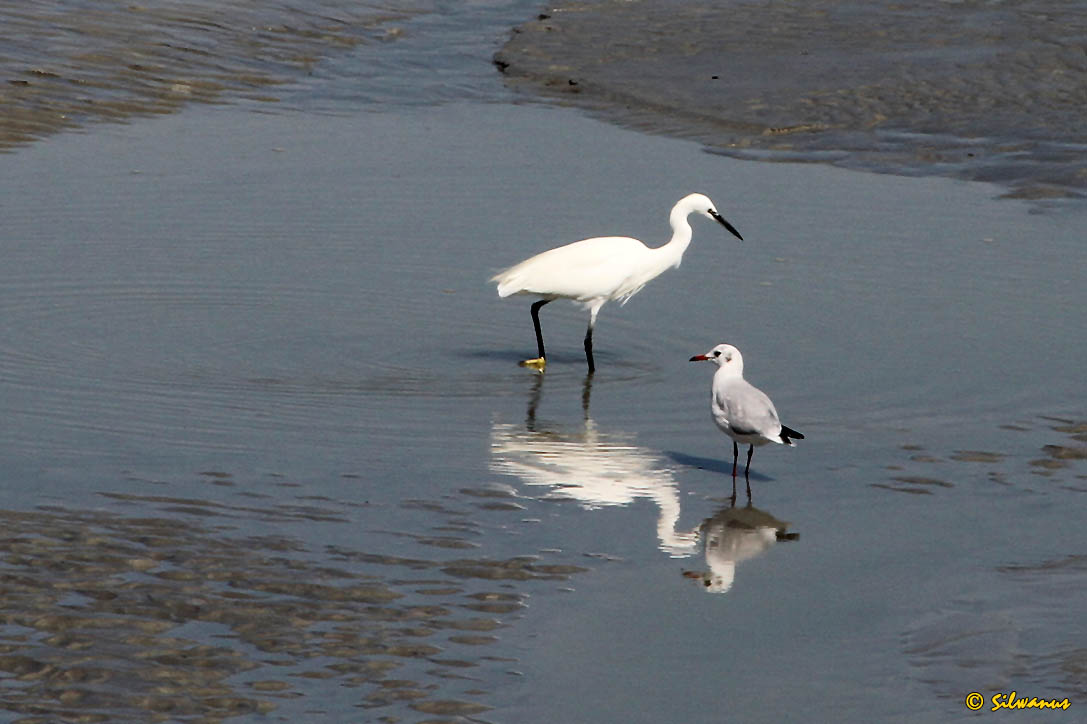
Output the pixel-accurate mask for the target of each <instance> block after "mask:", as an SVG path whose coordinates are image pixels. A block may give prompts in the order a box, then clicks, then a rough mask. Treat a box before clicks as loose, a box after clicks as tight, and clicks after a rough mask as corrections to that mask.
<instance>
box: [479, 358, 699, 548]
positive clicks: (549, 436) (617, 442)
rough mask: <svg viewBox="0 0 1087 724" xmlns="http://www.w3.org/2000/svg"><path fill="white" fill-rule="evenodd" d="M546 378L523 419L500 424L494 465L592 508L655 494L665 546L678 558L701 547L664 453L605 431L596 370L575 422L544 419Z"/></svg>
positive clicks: (536, 384) (494, 431) (538, 381)
mask: <svg viewBox="0 0 1087 724" xmlns="http://www.w3.org/2000/svg"><path fill="white" fill-rule="evenodd" d="M543 384H544V376H543V375H539V376H537V377H536V378H535V379H534V381H533V387H532V391H531V394H530V396H529V403H528V411H527V414H526V417H525V424H524V425H523V426H518V425H511V424H508V423H499V422H496V423H494V424H493V425H492V427H491V465H490V468H491V470H492V471H494V472H497V473H502V474H504V475H512V476H514V477H517V478H519V479H520V480H521V482H522V483H523V484H525V485H531V486H540V487H545V488H547V491H546V492H545V494H544V495H545V497H558V498H566V499H571V500H576V501H577V502H578V503H580V505H581V506H582V507H583V508H585V509H587V510H595V509H598V508H602V507H607V506H622V505H629V504H630V503H632V502H634V501H635V500H637V499H638V498H648V499H649V500H651V501H653V503H655V504H656V506H657V507H658V508H659V509H660V514H659V516H658V518H657V538H658V545H659V547H660V549H661V550H662V551H664V552H666V553H668V554H669V555H672V556H674V557H683V556H688V555H692V554H693V553H695V551H696V549H697V544H698V534H697V532H694V531H692V532H679V531H676V523H677V522H678V521H679V515H680V503H679V487H678V485H677V483H676V480H675V478H674V476H673V474H672V470H671V469H670V468H669V467H668V466H667V464H666V463H665V461H664V459H663V457H662V456H661V455H660V454H659V453H657V452H656V451H653V450H650V449H648V448H644V447H640V446H638V445H635V444H634V443H633V436H632V435H629V434H626V433H622V432H604V431H601V430H600V429H598V427H597V425H596V423H595V422H593V420H592V418H591V417H590V416H589V398H590V395H591V392H592V375H588V376H587V377H586V378H585V384H584V387H583V392H582V410H583V413H584V415H583V420H582V422H580V423H578V424H573V425H562V424H552V423H542V422H539V421H538V420H537V418H536V408H537V406H538V405H539V402H540V398H541V396H542V391H543Z"/></svg>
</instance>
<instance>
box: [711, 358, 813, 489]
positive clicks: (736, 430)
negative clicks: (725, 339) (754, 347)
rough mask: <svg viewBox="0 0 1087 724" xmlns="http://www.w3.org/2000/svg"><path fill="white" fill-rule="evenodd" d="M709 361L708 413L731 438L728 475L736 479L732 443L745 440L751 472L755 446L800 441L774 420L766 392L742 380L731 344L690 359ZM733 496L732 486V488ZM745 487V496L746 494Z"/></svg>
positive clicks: (735, 453) (741, 367)
mask: <svg viewBox="0 0 1087 724" xmlns="http://www.w3.org/2000/svg"><path fill="white" fill-rule="evenodd" d="M705 360H709V361H710V362H713V363H714V364H715V365H717V372H715V373H714V375H713V388H712V394H711V396H710V412H711V413H712V415H713V421H714V422H715V423H716V424H717V427H718V428H720V430H721V432H723V433H725V434H726V435H728V436H729V437H731V438H732V478H733V480H735V479H736V460H737V458H739V456H740V451H739V448H738V447H737V446H736V443H738V442H741V443H747V444H748V448H747V468H745V469H744V477H747V475H748V473H749V472H750V471H751V454H752V453H753V452H755V446H756V445H765V444H766V443H768V442H776V443H778V444H779V445H789V446H792V444H793V440H794V439H795V440H803V439H804V436H803V435H801V434H800V433H799V432H797V431H796V430H793V429H791V428H788V427H785V426H784V425H782V424H781V420H779V419H778V412H777V410H776V409H775V408H774V403H773V402H771V401H770V398H769V397H767V396H766V393H765V392H763V391H762V390H760V389H759V388H757V387H755V386H754V385H752V384H751V383H750V382H748V381H747V380H745V379H744V358H743V357H742V356H741V355H740V350H738V349H736V348H735V347H733V346H732V345H731V344H719V345H717V346H716V347H714V348H713V349H711V350H710V351H709V352H707V353H706V354H696V355H695V356H694V357H691V360H690V361H691V362H702V361H705ZM732 494H733V496H734V497H735V495H736V491H735V486H734V487H733V493H732ZM750 494H751V493H750V490H748V495H750Z"/></svg>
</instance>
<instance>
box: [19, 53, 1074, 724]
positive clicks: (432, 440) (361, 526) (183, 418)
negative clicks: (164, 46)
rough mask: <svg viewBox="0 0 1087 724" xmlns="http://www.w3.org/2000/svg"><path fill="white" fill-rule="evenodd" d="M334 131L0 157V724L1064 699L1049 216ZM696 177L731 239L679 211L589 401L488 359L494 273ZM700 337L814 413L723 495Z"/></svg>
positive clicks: (125, 141)
mask: <svg viewBox="0 0 1087 724" xmlns="http://www.w3.org/2000/svg"><path fill="white" fill-rule="evenodd" d="M343 62H346V61H343ZM478 62H479V64H480V65H479V66H478V67H479V68H482V67H485V66H486V65H487V63H488V58H487V57H486V56H485V55H484V56H482V57H480V58H479V60H478ZM493 81H494V83H495V84H496V85H495V87H494V89H493V91H492V90H486V91H481V97H482V96H486V95H487V94H488V93H491V92H493V93H494V96H492V97H491V99H492V100H493V99H497V98H500V97H501V96H502V93H503V91H502V90H501V88H500V86H498V85H497V84H498V82H499V81H498V79H497V78H493ZM364 85H365V84H364ZM375 86H378V87H379V86H380V84H378V83H376V82H375ZM374 92H375V93H376V92H377V91H376V90H375V91H374ZM327 102H328V103H329V104H330V106H334V105H335V103H334V102H333V101H332V100H328V101H327ZM349 109H350V105H349V102H348V101H344V105H343V107H341V108H340V109H339V112H337V113H322V114H314V113H303V112H296V111H285V112H282V113H277V114H266V113H262V114H256V113H252V112H251V111H250V110H249V109H248V108H247V107H246V106H245V104H242V105H241V106H204V107H190V108H188V109H186V110H185V111H184V112H182V113H180V114H177V115H173V116H169V117H164V118H160V119H157V120H155V121H154V122H149V121H141V122H136V123H132V124H130V125H108V126H96V127H91V128H88V129H87V130H85V131H84V132H80V133H66V134H62V135H58V136H54V137H51V138H49V139H47V140H46V141H45V142H42V143H37V144H35V145H32V146H27V147H23V148H20V149H18V150H17V151H15V152H14V153H12V154H9V155H6V156H4V157H2V161H3V186H4V196H3V202H2V208H0V211H2V213H3V215H4V220H5V223H4V224H3V225H2V231H0V243H2V245H3V255H4V259H5V263H4V265H2V267H0V290H2V292H0V310H2V311H0V320H2V324H3V327H2V329H0V406H2V409H0V412H2V416H3V419H4V423H3V425H2V426H0V482H2V485H3V491H4V499H5V501H6V503H5V506H4V508H5V511H4V518H5V529H6V530H7V531H8V533H7V535H6V538H5V542H4V545H3V547H2V548H0V555H2V558H3V562H4V567H5V572H6V573H7V574H8V576H7V577H6V578H5V580H4V583H3V585H4V595H5V601H6V602H7V606H6V607H5V608H6V610H5V617H4V619H3V621H2V624H3V625H2V626H0V635H2V636H3V641H2V642H0V643H2V645H3V650H2V652H0V672H3V677H4V680H5V687H6V688H5V694H4V698H3V705H2V707H0V709H2V710H3V712H4V713H3V715H2V717H3V719H4V720H5V721H14V720H17V719H18V718H19V717H33V716H38V717H42V718H45V719H49V718H51V717H54V718H55V717H60V716H62V715H64V716H70V717H74V716H76V715H83V716H87V717H91V719H90V720H94V718H95V717H96V718H97V719H98V720H123V719H146V718H150V717H151V716H152V715H153V714H152V713H155V712H157V713H158V714H159V715H161V716H163V717H170V718H173V719H179V720H195V719H198V718H200V717H209V718H213V717H219V718H222V717H233V718H234V719H235V720H238V721H248V720H252V721H257V720H262V721H263V720H267V719H275V720H283V719H288V718H295V719H298V718H301V719H303V720H306V721H378V720H381V718H382V717H386V718H388V717H394V718H399V719H400V720H403V721H425V720H433V719H435V718H439V719H445V720H458V719H459V720H472V721H496V722H497V721H517V722H536V721H540V722H542V721H593V722H610V721H615V722H619V721H645V722H650V721H660V720H663V719H685V720H692V721H719V720H736V721H780V720H784V721H809V720H811V719H812V718H827V717H833V718H834V719H836V720H841V721H872V720H877V721H902V722H906V721H918V720H924V721H931V720H940V721H945V720H952V721H955V720H965V719H966V718H967V717H972V716H973V715H972V714H971V713H970V712H968V711H967V709H966V708H965V706H964V704H963V700H964V697H965V695H966V694H967V693H969V692H971V691H980V692H983V693H984V694H985V695H986V696H987V697H988V696H989V695H991V694H992V693H995V692H998V691H1005V692H1006V691H1009V690H1011V689H1015V690H1017V691H1018V692H1019V693H1020V694H1022V695H1028V696H1037V697H1046V698H1049V697H1057V698H1063V697H1069V698H1070V700H1071V701H1072V706H1073V707H1078V706H1080V705H1081V704H1082V702H1083V701H1084V700H1085V693H1087V683H1085V681H1084V679H1083V674H1082V672H1083V666H1082V661H1083V648H1082V646H1080V645H1079V643H1078V641H1080V640H1081V639H1082V636H1083V622H1082V620H1081V618H1082V617H1081V616H1079V614H1078V607H1077V606H1076V605H1075V602H1077V601H1082V600H1083V597H1084V593H1085V585H1087V576H1085V570H1084V565H1083V560H1084V557H1083V556H1084V544H1085V542H1087V541H1085V536H1084V533H1083V528H1082V524H1081V515H1080V510H1081V508H1082V500H1083V495H1084V493H1085V491H1087V481H1085V474H1087V473H1085V470H1084V462H1083V459H1084V452H1083V451H1084V443H1085V441H1084V434H1085V433H1084V427H1083V425H1084V414H1083V393H1084V387H1083V382H1082V374H1081V370H1082V365H1081V364H1080V362H1079V361H1080V360H1081V359H1082V357H1083V354H1084V351H1085V350H1084V334H1083V322H1084V317H1083V312H1082V309H1083V306H1084V301H1085V300H1084V292H1083V288H1084V285H1083V273H1082V269H1083V261H1084V247H1083V234H1082V229H1083V228H1084V225H1083V221H1084V219H1083V210H1082V209H1080V208H1079V207H1077V206H1074V205H1072V206H1068V207H1065V208H1062V209H1059V210H1049V211H1046V212H1045V213H1039V208H1038V207H1035V206H1030V205H1028V204H1026V203H1024V202H1020V201H1015V200H996V199H995V198H994V197H995V196H997V195H998V194H999V189H998V188H997V187H994V186H988V185H984V184H971V183H964V182H958V181H951V180H941V179H907V178H899V177H894V176H870V175H864V174H858V173H853V172H848V171H843V170H839V169H832V168H823V167H817V166H809V165H784V164H760V163H755V162H743V161H737V160H734V159H728V158H724V157H721V156H716V155H712V154H707V153H704V152H702V150H701V149H700V147H699V146H698V145H697V144H693V143H689V142H684V141H674V140H667V139H663V138H653V137H645V136H642V135H640V134H637V133H634V132H631V131H624V130H620V129H616V128H613V127H611V126H608V125H605V124H602V123H599V122H596V121H592V120H588V119H585V118H584V117H581V116H579V115H578V114H576V113H574V112H571V111H568V110H558V109H545V108H541V107H534V106H516V105H501V104H494V103H490V104H484V103H478V102H470V103H449V104H445V105H425V104H419V103H412V102H408V103H404V104H398V105H392V104H387V105H384V106H381V107H373V106H366V110H367V112H359V113H356V112H349ZM692 190H700V191H703V192H705V193H707V194H709V195H710V197H711V198H713V199H714V200H715V201H716V203H717V205H718V207H719V208H720V210H721V211H722V213H724V215H725V216H726V217H728V218H729V219H730V220H731V221H733V222H734V223H735V225H736V226H737V227H738V228H739V229H740V231H741V232H742V233H743V235H744V238H745V241H744V242H742V243H740V242H737V241H736V240H735V239H733V238H732V237H730V236H728V235H727V234H724V233H723V232H722V231H721V230H720V228H719V227H717V226H716V225H712V224H710V223H708V222H707V223H699V222H695V238H694V242H693V244H692V246H691V248H690V249H689V251H688V253H687V256H686V257H685V260H684V263H683V265H682V266H681V268H679V269H678V270H672V271H669V272H668V273H667V274H665V275H664V276H662V277H661V278H660V279H658V280H656V281H654V282H653V283H652V284H650V285H649V286H648V287H647V288H646V289H645V290H643V291H642V292H641V293H640V294H639V295H638V296H636V297H635V298H634V299H632V300H631V301H630V302H629V304H627V305H626V306H625V307H619V306H618V305H609V306H608V307H606V308H605V309H604V311H603V312H602V314H601V317H600V320H599V324H598V327H597V334H596V354H597V363H598V367H599V370H598V372H597V374H596V375H594V376H593V377H592V378H591V379H589V380H587V379H586V377H585V374H584V360H583V357H582V353H581V344H580V338H581V334H582V332H583V329H584V323H585V319H584V316H585V315H584V313H583V312H581V311H580V310H577V309H575V308H574V307H572V306H570V305H563V304H559V303H556V304H553V305H551V306H549V307H548V308H547V309H546V310H545V311H544V315H543V316H544V321H545V325H546V329H547V331H548V334H549V336H548V340H549V350H550V352H551V364H550V365H549V368H548V371H547V373H546V374H544V375H542V376H540V375H536V374H535V373H532V372H530V371H528V370H525V369H522V368H520V367H518V366H517V365H516V361H517V360H519V359H522V358H523V357H524V356H526V355H528V354H530V353H531V352H532V351H533V348H534V342H533V336H532V331H531V322H530V320H529V315H528V309H527V303H525V302H524V301H522V300H518V299H512V300H511V299H506V300H500V299H498V298H497V295H496V294H495V292H494V290H493V288H491V287H490V286H489V285H488V284H487V283H486V279H487V278H488V277H489V276H490V275H491V273H493V271H495V270H497V269H499V268H501V267H503V266H505V265H507V264H510V263H513V262H515V261H517V260H519V259H521V258H523V257H525V256H527V255H529V254H530V253H533V252H535V251H538V250H540V249H542V248H545V247H547V246H549V245H553V244H556V243H560V242H562V241H568V240H573V239H577V238H581V237H583V236H590V235H595V234H604V233H622V234H630V235H633V236H636V237H639V238H642V239H645V240H647V241H650V242H651V243H659V242H660V241H663V240H664V239H665V238H666V236H667V234H668V230H667V225H666V214H667V211H668V209H669V208H670V207H671V205H672V203H674V201H675V200H676V199H677V198H679V197H680V196H681V195H683V194H684V193H686V192H688V191H692ZM725 340H727V341H729V342H733V343H735V344H736V345H737V346H738V347H739V348H740V349H742V350H743V352H744V355H745V360H746V361H747V376H748V377H749V379H751V380H752V381H753V382H755V383H756V384H758V385H759V386H760V387H762V388H763V389H765V390H767V391H768V392H769V393H770V394H771V396H772V397H773V398H774V400H775V402H776V403H777V406H778V408H779V411H780V412H781V413H782V415H783V416H785V417H786V418H787V419H788V420H789V424H790V426H794V427H796V429H798V430H800V431H802V432H804V433H805V434H806V435H807V438H806V439H805V440H804V441H803V444H802V445H800V446H798V447H797V448H796V449H780V448H775V449H769V448H762V449H761V450H760V451H759V454H758V455H756V457H755V465H754V470H753V473H752V480H751V486H752V496H753V499H752V501H751V504H752V508H751V509H748V508H746V507H745V505H746V503H747V500H746V498H745V496H744V494H743V490H742V485H743V484H742V481H741V492H740V500H739V505H738V507H737V508H735V509H730V508H729V505H728V502H727V500H726V498H727V495H728V493H729V492H731V477H730V475H729V472H730V469H731V464H730V460H729V459H728V458H729V452H730V446H729V445H728V444H727V440H726V439H725V438H724V437H723V436H722V435H720V433H719V432H718V431H717V430H716V429H715V428H714V426H713V425H712V422H711V421H710V417H709V412H708V400H707V394H708V390H709V383H710V376H711V375H710V371H709V370H707V369H705V368H703V367H701V366H699V365H691V364H689V363H687V361H686V360H687V359H688V358H689V357H690V356H691V355H692V354H694V353H696V352H703V351H705V349H707V348H708V347H709V346H711V345H712V344H714V343H716V342H719V341H725ZM707 584H708V585H707ZM164 681H165V682H168V684H167V685H164V684H163V682H164ZM986 711H987V709H986ZM824 713H825V714H824ZM1019 714H1020V715H1029V714H1024V713H1022V712H1021V713H1019ZM1070 714H1074V711H1073V712H1057V713H1053V717H1054V718H1056V717H1058V716H1061V715H1064V716H1065V718H1067V716H1068V715H1070Z"/></svg>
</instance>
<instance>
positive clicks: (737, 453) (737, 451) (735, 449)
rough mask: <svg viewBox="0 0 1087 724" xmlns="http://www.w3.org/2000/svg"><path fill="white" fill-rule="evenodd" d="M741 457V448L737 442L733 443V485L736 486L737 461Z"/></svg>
mask: <svg viewBox="0 0 1087 724" xmlns="http://www.w3.org/2000/svg"><path fill="white" fill-rule="evenodd" d="M739 457H740V448H738V447H736V441H735V440H733V441H732V485H733V487H735V486H736V460H737V459H738V458H739Z"/></svg>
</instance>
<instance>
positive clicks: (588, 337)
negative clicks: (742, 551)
mask: <svg viewBox="0 0 1087 724" xmlns="http://www.w3.org/2000/svg"><path fill="white" fill-rule="evenodd" d="M585 361H586V362H588V363H589V374H590V375H591V374H592V373H593V372H596V364H595V363H594V362H593V325H592V322H590V323H589V328H588V329H586V330H585Z"/></svg>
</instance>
